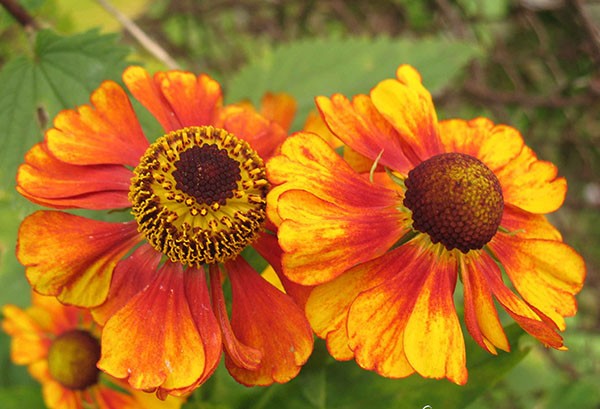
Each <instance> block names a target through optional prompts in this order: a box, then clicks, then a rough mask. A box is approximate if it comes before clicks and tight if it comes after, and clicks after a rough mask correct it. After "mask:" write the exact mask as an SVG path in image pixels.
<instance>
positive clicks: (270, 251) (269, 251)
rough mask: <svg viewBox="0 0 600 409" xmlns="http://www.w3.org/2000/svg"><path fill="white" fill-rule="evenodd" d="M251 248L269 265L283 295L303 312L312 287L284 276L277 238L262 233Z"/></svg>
mask: <svg viewBox="0 0 600 409" xmlns="http://www.w3.org/2000/svg"><path fill="white" fill-rule="evenodd" d="M252 247H253V248H254V249H255V250H256V251H257V252H258V253H259V254H260V255H261V256H262V258H264V259H265V260H266V261H267V263H269V266H270V267H271V268H272V269H273V271H274V273H275V274H276V277H277V279H278V280H279V282H280V283H281V285H282V286H283V290H284V291H285V293H286V294H288V295H289V296H290V297H292V298H293V299H294V301H295V302H296V304H298V305H299V306H300V308H302V310H304V306H305V305H306V301H307V300H308V296H309V295H310V292H311V290H312V288H313V287H312V286H304V285H300V284H297V283H294V282H293V281H290V279H289V278H287V277H286V276H285V274H284V273H283V266H282V265H281V258H282V254H283V252H282V250H281V247H280V246H279V243H278V241H277V237H276V236H275V235H273V234H269V233H263V234H261V235H260V236H259V237H258V239H257V240H256V241H255V242H254V243H252ZM263 276H264V274H263Z"/></svg>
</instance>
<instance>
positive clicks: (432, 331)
mask: <svg viewBox="0 0 600 409" xmlns="http://www.w3.org/2000/svg"><path fill="white" fill-rule="evenodd" d="M424 245H425V243H424V242H421V241H420V240H415V241H412V242H409V243H407V244H405V245H404V246H402V247H399V248H398V249H396V250H395V251H394V252H391V253H388V254H386V256H384V257H385V261H387V263H383V262H381V264H380V267H378V268H379V269H380V271H381V273H380V274H383V275H384V276H385V277H386V279H384V280H383V283H382V284H380V285H378V286H377V287H373V288H371V289H370V290H368V291H364V292H362V293H361V294H360V295H359V296H358V297H357V298H356V300H355V301H354V303H353V304H352V306H351V308H350V312H349V315H348V334H349V336H350V347H351V349H353V350H354V353H355V355H356V362H357V363H358V364H359V365H360V366H362V367H363V368H366V369H372V370H375V371H376V372H378V373H380V374H382V375H384V376H388V377H405V376H408V375H410V374H411V373H413V372H414V371H417V372H418V373H419V374H421V375H422V376H425V377H431V378H443V377H446V378H448V379H450V380H452V381H453V382H455V383H459V384H463V383H464V382H466V375H467V373H466V367H465V350H464V340H463V337H462V332H461V330H460V324H459V322H458V317H457V316H456V311H455V308H454V303H453V300H452V293H453V291H454V286H455V283H456V265H455V262H453V261H452V259H440V257H441V256H440V254H442V253H440V252H438V251H437V250H435V248H436V247H435V246H434V247H430V248H429V249H425V250H423V246H424ZM384 257H382V259H383V258H384ZM382 261H383V260H382ZM434 351H435V352H434Z"/></svg>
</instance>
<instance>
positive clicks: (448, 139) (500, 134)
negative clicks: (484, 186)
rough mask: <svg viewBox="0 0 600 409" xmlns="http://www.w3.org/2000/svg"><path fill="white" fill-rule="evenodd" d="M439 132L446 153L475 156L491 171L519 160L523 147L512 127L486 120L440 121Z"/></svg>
mask: <svg viewBox="0 0 600 409" xmlns="http://www.w3.org/2000/svg"><path fill="white" fill-rule="evenodd" d="M439 129H440V139H441V141H442V143H443V144H444V149H445V151H446V152H460V153H465V154H467V155H471V156H474V157H476V158H477V159H479V160H480V161H482V162H483V163H485V164H486V165H487V167H489V168H490V169H491V170H492V171H495V170H496V169H499V168H501V167H502V166H504V165H505V164H506V163H508V162H509V161H510V160H512V159H514V158H516V157H517V156H518V155H519V153H520V152H521V150H522V149H523V146H524V143H523V138H522V137H521V134H520V133H519V131H517V130H516V129H514V128H511V127H509V126H504V125H494V123H493V122H492V121H490V120H489V119H486V118H476V119H472V120H470V121H465V120H462V119H451V120H447V121H441V122H440V123H439Z"/></svg>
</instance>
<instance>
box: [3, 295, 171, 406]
mask: <svg viewBox="0 0 600 409" xmlns="http://www.w3.org/2000/svg"><path fill="white" fill-rule="evenodd" d="M2 314H3V315H4V320H3V321H2V328H3V329H4V331H5V332H6V333H8V335H10V336H11V337H12V341H11V358H12V361H13V362H14V363H15V364H18V365H27V366H28V369H29V372H30V373H31V375H32V376H33V377H34V378H35V379H36V380H38V381H39V382H40V383H41V384H42V394H43V398H44V402H45V403H46V405H47V406H48V407H49V408H52V409H79V408H84V407H85V408H98V409H110V408H131V409H135V408H137V409H150V408H155V409H160V408H164V409H176V408H179V407H180V406H181V405H182V403H183V400H182V399H181V398H176V397H170V398H168V399H166V400H164V401H162V400H160V399H158V398H156V397H155V396H153V395H149V394H146V393H143V392H140V391H136V390H132V389H130V388H128V387H127V385H126V384H124V383H123V382H121V381H120V380H118V379H116V378H113V377H111V376H109V375H107V374H104V373H102V372H100V370H98V368H97V367H96V363H97V361H98V359H99V358H100V340H99V334H100V329H99V327H98V326H97V325H95V324H94V323H93V321H92V317H91V315H90V313H89V311H87V310H84V309H80V308H76V307H70V306H65V305H62V304H61V303H59V302H58V301H57V300H56V299H55V298H54V297H46V296H42V295H39V294H35V293H34V294H33V295H32V305H31V306H30V307H29V308H27V309H24V310H23V309H21V308H19V307H17V306H15V305H5V306H3V308H2Z"/></svg>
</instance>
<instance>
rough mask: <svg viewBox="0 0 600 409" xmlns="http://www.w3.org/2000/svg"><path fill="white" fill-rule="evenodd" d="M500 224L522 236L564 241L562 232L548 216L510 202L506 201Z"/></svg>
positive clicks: (510, 231) (512, 232) (511, 232)
mask: <svg viewBox="0 0 600 409" xmlns="http://www.w3.org/2000/svg"><path fill="white" fill-rule="evenodd" d="M500 226H502V227H503V228H505V229H507V230H508V231H509V233H510V234H516V235H518V236H519V237H520V238H526V239H547V240H555V241H562V236H561V234H560V232H559V231H558V230H557V229H556V227H554V226H552V224H550V222H549V221H548V219H546V216H544V215H541V214H533V213H529V212H526V211H524V210H521V209H519V208H518V207H516V206H513V205H511V204H510V203H504V213H503V214H502V221H501V223H500Z"/></svg>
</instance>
